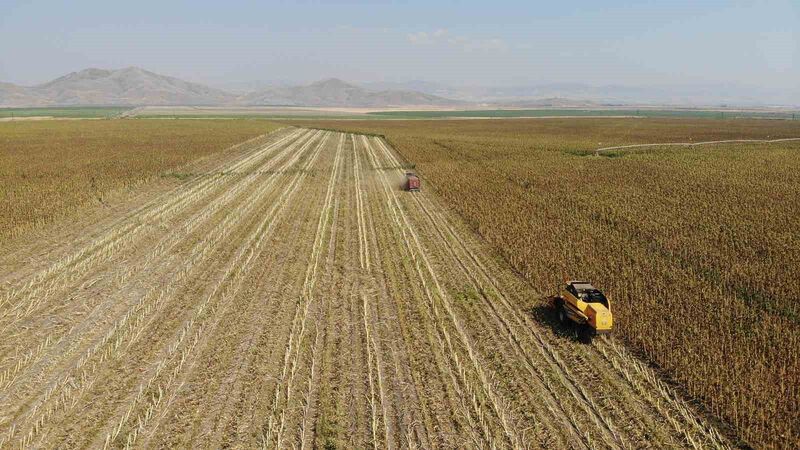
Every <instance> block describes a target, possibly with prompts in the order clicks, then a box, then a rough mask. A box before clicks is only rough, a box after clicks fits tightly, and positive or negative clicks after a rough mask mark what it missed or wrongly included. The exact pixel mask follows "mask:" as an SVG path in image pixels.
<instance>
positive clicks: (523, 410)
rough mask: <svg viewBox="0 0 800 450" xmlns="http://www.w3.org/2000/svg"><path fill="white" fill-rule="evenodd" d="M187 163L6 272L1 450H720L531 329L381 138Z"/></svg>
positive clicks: (695, 418) (54, 237) (507, 290)
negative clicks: (173, 176)
mask: <svg viewBox="0 0 800 450" xmlns="http://www.w3.org/2000/svg"><path fill="white" fill-rule="evenodd" d="M191 122H193V123H194V122H195V121H191ZM137 126H138V125H137ZM267 131H269V130H268V129H267V128H266V127H265V129H264V132H265V133H266V132H267ZM219 146H220V145H219V144H218V147H219ZM406 157H408V155H407V154H406ZM191 165H192V171H191V173H189V174H188V175H187V176H186V177H185V178H182V179H180V180H178V181H179V182H177V183H176V184H175V185H162V186H159V187H158V188H157V189H151V190H148V191H146V192H144V193H142V194H140V195H136V196H132V197H131V198H130V199H128V200H127V201H121V202H120V203H119V204H118V205H117V206H116V207H115V208H114V209H113V211H109V212H108V213H107V214H102V215H96V214H95V215H87V216H85V217H83V218H80V217H78V218H75V219H74V220H72V221H71V223H68V224H65V225H63V226H61V227H59V228H58V229H54V230H52V231H51V233H53V234H51V235H50V236H48V239H31V240H28V241H23V240H16V241H15V245H14V246H13V249H5V250H4V251H3V252H2V254H0V267H2V268H3V270H2V272H0V273H1V275H0V302H2V303H1V305H2V306H0V334H1V335H2V339H0V411H2V413H0V447H4V446H9V447H11V446H14V447H20V446H21V447H48V448H49V447H93V448H99V447H142V446H144V447H193V448H194V447H224V446H235V447H244V448H252V447H264V448H287V447H298V448H307V447H316V448H465V447H476V448H642V447H655V448H671V447H696V448H709V447H712V448H714V447H717V448H725V447H728V446H729V445H730V441H728V440H727V439H726V438H725V437H723V436H722V435H721V433H720V432H718V431H717V429H716V428H715V427H714V425H713V424H712V423H710V422H709V421H707V420H705V419H704V418H703V416H702V415H701V414H698V412H697V410H696V408H695V407H694V406H692V405H690V404H689V403H687V402H686V401H685V400H683V398H682V396H681V395H680V394H679V393H678V392H677V391H676V390H675V389H673V388H672V387H670V386H669V385H668V384H666V383H664V382H663V381H662V380H661V378H660V377H659V376H658V374H657V373H656V372H655V371H654V370H653V369H651V368H650V367H649V366H648V365H647V364H646V363H644V362H643V361H642V360H640V359H639V358H637V357H635V356H634V355H632V354H631V352H630V351H628V350H627V349H626V347H625V346H624V345H622V343H621V342H620V341H618V340H617V339H615V338H613V337H612V338H610V339H599V340H597V341H596V342H595V344H593V345H591V346H588V345H584V344H582V343H579V342H577V341H576V340H575V339H574V338H573V337H572V335H571V334H570V333H569V332H568V331H566V330H564V329H561V328H559V327H555V326H552V324H551V323H549V322H548V321H547V320H541V319H540V318H539V317H537V315H536V314H535V313H532V312H531V309H530V305H531V303H532V301H533V300H532V299H536V298H538V297H539V296H540V292H539V291H538V290H537V289H535V288H533V287H532V285H531V284H530V283H529V282H528V281H526V280H525V279H523V278H521V277H520V276H519V275H518V274H517V273H516V272H515V271H514V270H513V267H511V266H509V265H508V264H506V263H505V262H504V261H503V260H502V259H501V258H498V257H496V256H495V255H496V254H497V253H496V251H495V250H494V249H492V248H491V247H489V246H488V245H487V244H486V242H485V241H483V240H482V239H480V238H479V237H478V236H476V235H475V233H474V232H473V231H471V230H470V227H469V224H468V223H465V222H464V221H462V220H461V219H460V218H459V216H458V215H457V214H456V213H455V212H454V210H453V209H452V208H451V207H450V206H448V205H447V204H446V203H445V202H444V201H443V197H440V196H438V195H437V194H435V193H434V192H433V191H432V190H430V189H427V188H426V189H424V190H423V191H422V192H419V193H407V192H404V191H402V190H401V189H400V184H401V180H402V174H403V171H404V168H405V167H407V165H408V164H407V163H406V162H404V161H403V160H402V157H401V156H400V155H399V154H398V153H397V152H396V151H395V150H394V149H393V148H392V147H391V146H390V145H389V144H388V143H387V142H386V141H384V140H383V139H380V138H376V137H372V136H365V135H357V134H351V133H338V132H331V131H320V130H311V129H305V128H294V127H286V128H283V129H280V130H277V131H274V132H271V133H268V134H264V135H263V136H261V137H258V138H256V139H251V140H249V141H246V142H245V143H244V144H242V145H240V146H238V147H235V148H232V149H229V150H228V151H226V152H218V153H215V154H214V157H213V158H204V159H201V160H197V161H194V162H191ZM422 167H423V166H422V164H420V168H422ZM425 173H428V172H427V171H426V172H425ZM431 179H432V180H436V178H435V177H433V176H431ZM426 180H427V178H424V179H423V181H424V182H427V181H426ZM445 198H446V197H445ZM623 311H624V308H623ZM623 320H625V319H623ZM628 320H630V319H628Z"/></svg>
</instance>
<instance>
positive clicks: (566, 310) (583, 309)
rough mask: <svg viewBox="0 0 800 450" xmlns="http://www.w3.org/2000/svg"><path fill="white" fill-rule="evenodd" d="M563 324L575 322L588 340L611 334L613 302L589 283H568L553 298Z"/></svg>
mask: <svg viewBox="0 0 800 450" xmlns="http://www.w3.org/2000/svg"><path fill="white" fill-rule="evenodd" d="M553 306H554V307H555V308H556V311H557V313H558V320H559V321H560V322H561V323H565V324H566V323H568V322H573V323H575V324H577V326H578V327H579V328H578V331H579V332H580V333H581V334H582V335H583V337H584V338H585V339H587V340H591V338H592V337H593V336H596V335H598V334H606V333H609V332H611V328H612V326H613V322H614V320H613V316H612V314H611V302H610V301H609V300H608V299H607V298H606V296H605V295H603V293H602V292H601V291H600V290H599V289H597V288H595V287H594V286H592V284H591V283H589V282H588V281H576V280H573V281H567V282H566V283H565V284H564V285H563V286H561V289H559V292H558V294H557V295H556V296H555V297H553Z"/></svg>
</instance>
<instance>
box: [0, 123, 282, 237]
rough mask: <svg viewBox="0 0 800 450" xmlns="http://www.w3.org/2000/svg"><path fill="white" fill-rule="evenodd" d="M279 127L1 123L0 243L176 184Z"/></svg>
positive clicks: (219, 124)
mask: <svg viewBox="0 0 800 450" xmlns="http://www.w3.org/2000/svg"><path fill="white" fill-rule="evenodd" d="M275 128H277V126H276V125H274V124H270V123H268V122H263V121H252V120H249V121H247V120H225V121H218V120H217V121H215V120H203V121H178V120H151V121H147V120H137V121H118V120H99V121H98V120H83V121H74V120H69V121H48V122H24V121H23V122H15V123H0V245H2V244H3V243H5V242H4V241H8V239H9V238H12V237H18V236H21V235H23V234H29V233H30V232H35V231H38V230H41V229H43V228H46V227H47V226H49V225H52V224H55V223H56V222H58V221H60V220H62V219H64V218H65V217H69V216H70V215H72V214H74V213H76V212H77V211H78V210H79V209H80V208H81V207H82V206H86V205H91V204H100V205H102V206H105V207H110V206H112V205H113V204H114V203H115V200H117V199H118V198H124V197H125V196H127V195H128V194H129V193H130V192H131V191H132V190H137V189H139V188H141V187H142V185H143V184H144V183H145V182H147V181H152V180H153V178H156V177H160V178H161V181H162V182H165V183H169V182H170V181H172V182H175V181H179V180H180V179H182V178H184V177H187V176H190V175H191V173H187V171H190V170H192V169H191V166H190V165H189V164H190V163H191V162H193V161H195V160H198V159H203V158H206V157H215V156H212V155H214V153H216V152H218V151H220V150H221V149H223V148H225V147H228V146H232V145H235V144H239V143H241V142H242V141H245V140H247V139H250V138H254V137H257V136H259V135H260V134H262V133H264V131H265V130H269V129H275ZM187 165H188V166H187ZM178 168H180V171H177V172H176V169H178Z"/></svg>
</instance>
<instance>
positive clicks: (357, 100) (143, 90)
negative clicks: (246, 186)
mask: <svg viewBox="0 0 800 450" xmlns="http://www.w3.org/2000/svg"><path fill="white" fill-rule="evenodd" d="M463 103H464V102H461V101H455V100H449V99H446V98H442V97H439V96H436V95H431V94H424V93H421V92H417V91H414V90H402V89H385V90H371V89H366V88H363V87H360V86H355V85H352V84H348V83H345V82H344V81H342V80H338V79H335V78H331V79H327V80H322V81H318V82H316V83H312V84H310V85H305V86H280V87H268V88H265V89H261V90H257V91H254V92H249V93H231V92H227V91H224V90H221V89H216V88H212V87H208V86H205V85H202V84H198V83H192V82H188V81H184V80H180V79H178V78H174V77H169V76H165V75H159V74H157V73H153V72H150V71H147V70H144V69H140V68H138V67H128V68H125V69H119V70H105V69H94V68H91V69H85V70H82V71H80V72H72V73H70V74H67V75H64V76H62V77H59V78H56V79H55V80H53V81H50V82H47V83H44V84H40V85H36V86H30V87H25V86H18V85H15V84H11V83H0V107H32V106H112V105H113V106H115V105H122V106H170V105H185V106H201V105H203V106H216V105H225V106H227V105H236V106H329V107H332V106H339V107H345V106H347V107H391V106H457V105H460V104H463Z"/></svg>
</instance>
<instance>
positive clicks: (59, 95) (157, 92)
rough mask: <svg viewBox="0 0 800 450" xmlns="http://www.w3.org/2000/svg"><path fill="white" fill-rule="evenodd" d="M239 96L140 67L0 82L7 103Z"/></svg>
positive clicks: (205, 101)
mask: <svg viewBox="0 0 800 450" xmlns="http://www.w3.org/2000/svg"><path fill="white" fill-rule="evenodd" d="M233 100H235V96H234V95H232V94H229V93H227V92H224V91H221V90H218V89H213V88H210V87H207V86H203V85H202V84H197V83H190V82H188V81H183V80H180V79H178V78H173V77H168V76H164V75H159V74H157V73H153V72H149V71H147V70H144V69H140V68H138V67H128V68H125V69H120V70H104V69H94V68H92V69H85V70H82V71H80V72H72V73H70V74H67V75H64V76H63V77H60V78H56V79H55V80H53V81H50V82H48V83H44V84H40V85H37V86H32V87H22V86H16V85H12V84H8V83H4V84H2V85H0V105H3V106H77V105H132V106H133V105H216V104H224V103H229V102H232V101H233Z"/></svg>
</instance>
